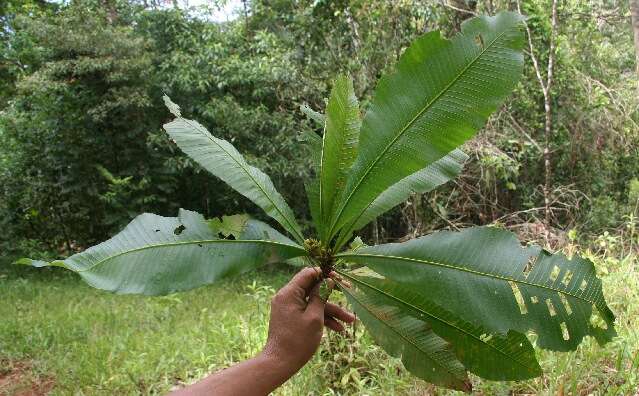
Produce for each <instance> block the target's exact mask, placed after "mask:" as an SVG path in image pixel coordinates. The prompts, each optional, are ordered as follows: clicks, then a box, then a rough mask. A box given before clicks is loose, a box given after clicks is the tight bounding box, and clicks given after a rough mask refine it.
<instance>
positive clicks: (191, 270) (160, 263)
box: [51, 209, 306, 295]
mask: <svg viewBox="0 0 639 396" xmlns="http://www.w3.org/2000/svg"><path fill="white" fill-rule="evenodd" d="M305 254H306V252H305V251H304V249H302V248H301V247H299V246H297V245H295V244H294V243H293V242H291V241H290V240H289V239H288V238H286V237H285V236H283V235H282V234H280V233H279V232H277V231H275V230H274V229H272V228H271V227H269V226H268V225H267V224H265V223H262V222H260V221H256V220H248V221H247V222H246V224H245V227H244V229H243V231H242V233H241V235H240V236H239V238H238V239H220V238H219V237H218V235H217V232H214V231H213V230H212V229H211V227H210V226H209V223H208V222H207V221H206V220H204V218H203V217H202V216H201V215H200V214H198V213H195V212H191V211H188V210H183V209H180V213H179V216H178V217H162V216H157V215H154V214H149V213H145V214H142V215H140V216H138V217H136V218H135V219H134V220H133V221H132V222H131V223H129V225H127V226H126V228H124V230H122V231H121V232H120V233H119V234H117V235H116V236H114V237H113V238H111V239H109V240H108V241H105V242H102V243H101V244H99V245H96V246H93V247H91V248H89V249H87V250H85V251H84V252H82V253H78V254H75V255H73V256H71V257H69V258H67V259H66V260H63V261H62V262H60V261H54V262H53V263H51V264H52V265H60V264H61V263H62V264H63V265H64V266H65V267H66V268H68V269H70V270H72V271H74V272H77V273H78V274H79V275H80V276H81V277H82V278H83V279H84V280H85V281H86V282H87V283H89V284H90V285H91V286H93V287H96V288H98V289H103V290H108V291H113V292H116V293H140V294H148V295H158V294H168V293H173V292H177V291H183V290H189V289H193V288H196V287H199V286H202V285H206V284H210V283H213V282H215V281H217V280H219V279H221V278H224V277H227V276H231V275H236V274H239V273H242V272H245V271H249V270H251V269H254V268H256V267H258V266H261V265H264V264H266V263H270V262H281V261H284V260H287V259H291V258H294V257H298V256H303V255H305Z"/></svg>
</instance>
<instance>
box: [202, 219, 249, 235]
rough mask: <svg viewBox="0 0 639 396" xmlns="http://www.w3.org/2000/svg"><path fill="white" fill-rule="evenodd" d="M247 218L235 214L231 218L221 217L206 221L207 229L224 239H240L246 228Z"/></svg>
mask: <svg viewBox="0 0 639 396" xmlns="http://www.w3.org/2000/svg"><path fill="white" fill-rule="evenodd" d="M248 220H249V216H248V215H246V214H236V215H232V216H222V218H215V219H211V220H209V221H208V223H209V227H211V230H212V231H213V232H214V233H217V234H222V236H223V237H224V238H228V237H230V236H233V238H235V239H240V237H241V235H242V232H243V231H244V229H245V228H246V223H247V222H248Z"/></svg>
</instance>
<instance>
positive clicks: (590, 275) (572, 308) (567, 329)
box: [338, 227, 615, 351]
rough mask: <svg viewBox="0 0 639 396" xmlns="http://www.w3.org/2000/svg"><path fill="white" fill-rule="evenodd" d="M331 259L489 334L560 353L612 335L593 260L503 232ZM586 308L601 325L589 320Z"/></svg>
mask: <svg viewBox="0 0 639 396" xmlns="http://www.w3.org/2000/svg"><path fill="white" fill-rule="evenodd" d="M338 257H340V258H343V259H346V260H348V261H351V262H355V263H361V264H365V265H367V266H368V267H370V268H371V269H373V270H374V271H375V272H377V273H379V274H381V275H383V276H384V277H386V278H389V279H392V280H394V281H396V282H399V283H401V284H410V285H413V286H414V287H416V288H418V290H420V291H421V293H423V294H427V295H428V296H429V298H430V299H431V300H432V301H433V302H434V303H435V304H438V305H441V306H443V307H445V308H446V309H447V310H449V311H451V312H452V313H453V314H455V315H457V316H459V317H462V318H464V319H465V320H467V321H469V322H471V323H476V324H478V325H481V326H482V327H484V328H486V329H487V331H489V332H490V333H491V334H492V333H495V332H498V333H502V334H505V333H506V332H508V330H517V331H519V332H522V333H525V332H527V331H528V330H532V331H534V332H535V333H536V334H537V336H538V338H537V344H538V345H539V346H541V347H542V348H548V349H552V350H559V351H567V350H574V349H575V348H576V347H577V345H578V344H579V343H580V342H581V340H582V338H583V337H584V336H585V335H591V336H594V337H595V338H596V339H597V340H598V341H599V342H600V343H603V342H606V341H608V340H610V339H611V338H612V337H613V336H614V335H615V330H614V326H613V325H614V320H615V319H614V315H613V313H612V312H611V311H610V308H608V306H607V305H606V301H605V299H604V296H603V293H602V289H601V281H600V280H599V279H598V278H597V276H596V273H595V268H594V265H593V264H592V262H590V261H588V260H585V259H583V258H579V257H573V258H572V259H568V258H566V257H565V256H564V255H563V254H554V255H553V254H550V253H548V252H547V251H545V250H542V249H541V248H539V247H538V246H528V247H525V248H522V247H521V245H520V244H519V242H518V241H517V239H516V238H515V236H514V235H513V234H512V233H510V232H508V231H505V230H501V229H497V228H490V227H475V228H469V229H466V230H464V231H462V232H437V233H434V234H431V235H429V236H426V237H422V238H418V239H415V240H412V241H408V242H404V243H396V244H386V245H379V246H370V247H363V248H361V249H359V250H358V251H357V252H352V253H349V252H347V253H343V254H340V255H338ZM593 306H594V307H596V309H597V311H598V313H599V315H600V316H601V319H602V323H601V324H597V323H596V321H594V320H593V319H595V318H593V317H591V315H592V314H593V310H592V307H593ZM591 320H593V321H594V322H595V323H591Z"/></svg>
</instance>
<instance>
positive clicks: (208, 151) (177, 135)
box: [164, 95, 304, 243]
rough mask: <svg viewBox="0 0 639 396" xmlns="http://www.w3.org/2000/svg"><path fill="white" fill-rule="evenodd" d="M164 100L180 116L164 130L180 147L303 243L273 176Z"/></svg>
mask: <svg viewBox="0 0 639 396" xmlns="http://www.w3.org/2000/svg"><path fill="white" fill-rule="evenodd" d="M164 102H165V103H166V106H167V107H168V108H169V110H170V111H171V112H172V113H173V115H175V116H176V117H177V118H176V119H175V120H173V121H172V122H170V123H168V124H165V125H164V129H165V130H166V131H167V133H168V134H169V136H171V138H172V139H173V140H174V141H175V143H176V144H177V145H178V146H179V147H180V149H182V151H184V152H185V153H186V154H187V155H188V156H189V157H191V158H193V159H194V160H195V161H196V162H197V163H198V164H200V165H201V166H202V167H203V168H204V169H206V170H207V171H209V172H211V173H212V174H213V175H215V176H217V177H219V178H220V179H222V180H223V181H224V182H225V183H227V184H228V185H229V186H231V187H232V188H234V189H235V190H236V191H238V192H239V193H240V194H242V195H244V196H245V197H247V198H248V199H250V200H251V201H253V202H254V203H255V204H256V205H257V206H259V207H260V208H262V209H264V211H265V212H266V214H268V215H269V216H271V217H272V218H274V219H275V220H276V221H277V222H278V223H280V225H281V226H282V227H284V229H285V230H286V231H288V232H289V233H290V234H291V235H292V236H293V237H294V238H295V239H296V240H297V241H298V242H299V243H301V242H302V241H303V240H304V237H303V235H302V232H301V229H300V226H299V225H298V224H297V222H296V221H295V217H294V215H293V211H292V210H291V208H290V207H289V206H288V204H287V203H286V201H284V198H283V197H282V196H281V195H280V193H279V192H277V190H276V189H275V186H274V185H273V182H272V181H271V179H270V178H269V177H268V176H267V175H266V174H264V173H263V172H262V171H261V170H259V169H257V168H255V167H252V166H250V165H249V164H248V163H247V162H246V160H245V159H244V157H243V156H242V155H241V154H240V153H239V152H238V151H237V150H236V149H235V147H233V145H231V144H230V143H229V142H227V141H226V140H222V139H218V138H216V137H214V136H212V135H211V134H210V133H209V132H208V131H207V130H206V128H204V127H203V126H202V125H201V124H199V123H198V122H197V121H193V120H188V119H186V118H182V117H181V115H180V111H179V107H178V106H177V105H176V104H175V103H173V102H171V99H169V97H168V96H166V95H164Z"/></svg>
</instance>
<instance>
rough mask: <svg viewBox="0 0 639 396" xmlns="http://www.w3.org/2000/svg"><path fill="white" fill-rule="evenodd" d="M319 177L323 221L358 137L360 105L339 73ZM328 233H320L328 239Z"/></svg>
mask: <svg viewBox="0 0 639 396" xmlns="http://www.w3.org/2000/svg"><path fill="white" fill-rule="evenodd" d="M325 125H326V126H325V130H324V136H323V138H322V156H321V162H320V176H319V194H320V200H319V204H320V207H319V212H320V218H321V219H322V221H323V222H324V224H329V223H330V222H331V221H332V218H333V215H334V211H335V206H336V204H339V202H338V200H339V198H340V197H341V195H342V191H343V189H344V184H345V181H346V178H347V176H348V171H349V168H350V166H351V165H352V163H353V161H354V160H355V157H356V155H357V144H358V140H359V128H360V119H359V104H358V102H357V98H356V97H355V92H354V90H353V82H352V81H351V80H350V79H349V78H347V77H345V76H340V77H338V78H337V79H336V80H335V83H334V85H333V89H332V90H331V96H330V98H329V100H328V105H327V106H326V123H325ZM327 238H328V235H322V240H324V241H327Z"/></svg>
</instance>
